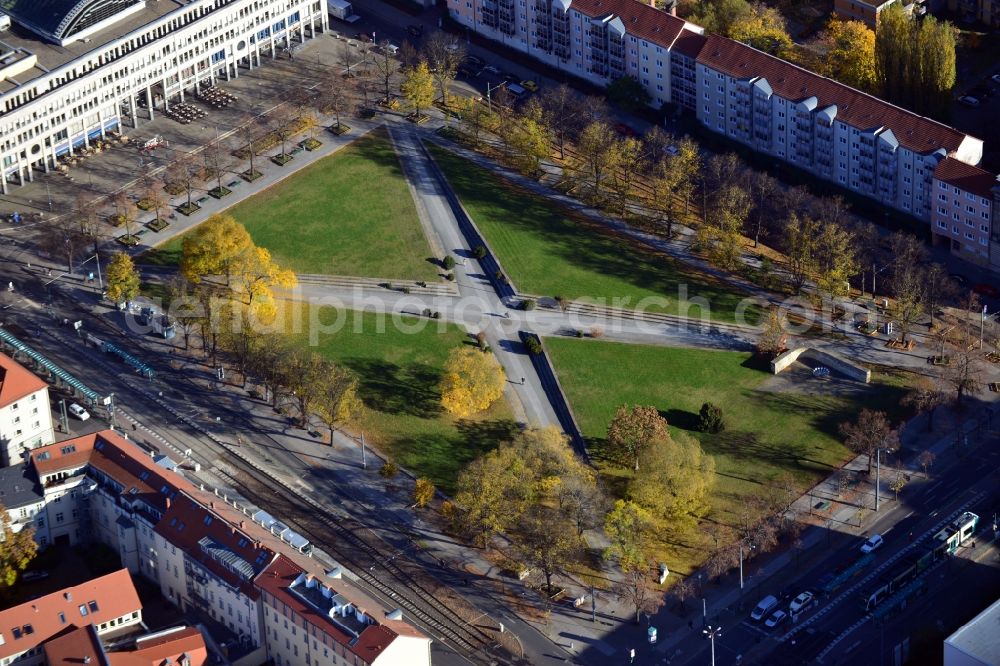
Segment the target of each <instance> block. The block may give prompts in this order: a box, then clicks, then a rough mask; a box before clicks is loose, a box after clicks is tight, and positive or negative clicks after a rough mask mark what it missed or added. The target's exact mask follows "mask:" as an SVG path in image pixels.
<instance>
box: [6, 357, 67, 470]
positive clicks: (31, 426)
mask: <svg viewBox="0 0 1000 666" xmlns="http://www.w3.org/2000/svg"><path fill="white" fill-rule="evenodd" d="M53 439H55V433H54V431H53V430H52V409H51V407H50V406H49V385H48V384H46V383H45V382H44V381H42V380H41V379H39V378H38V377H37V376H36V375H35V374H34V373H33V372H31V371H30V370H28V369H27V368H25V367H24V366H23V365H21V364H20V363H18V362H17V361H15V360H14V359H12V358H11V357H9V356H7V355H6V354H0V464H2V465H4V466H7V465H12V464H16V463H18V462H21V461H23V460H24V457H25V455H26V454H27V452H28V451H30V450H31V449H33V448H36V447H38V446H41V445H43V444H49V443H50V442H52V440H53Z"/></svg>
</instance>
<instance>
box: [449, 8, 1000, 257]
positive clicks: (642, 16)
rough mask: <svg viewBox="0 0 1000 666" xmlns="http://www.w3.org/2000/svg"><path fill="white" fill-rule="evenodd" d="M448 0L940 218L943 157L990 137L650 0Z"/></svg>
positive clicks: (572, 69)
mask: <svg viewBox="0 0 1000 666" xmlns="http://www.w3.org/2000/svg"><path fill="white" fill-rule="evenodd" d="M448 8H449V12H450V15H451V17H452V18H453V19H455V20H456V21H458V22H459V23H461V24H463V25H465V26H467V27H469V29H471V30H475V31H476V32H478V33H481V34H483V35H484V36H486V37H489V38H491V39H494V40H496V41H499V42H502V43H504V44H506V45H507V46H510V47H513V48H516V49H518V50H520V51H523V52H524V53H527V54H529V55H532V56H534V57H536V58H537V59H539V60H541V61H543V62H545V63H547V64H549V65H552V66H554V67H557V68H559V69H562V70H565V71H567V72H569V73H571V74H574V75H576V76H578V77H580V78H582V79H585V80H587V81H590V82H592V83H595V84H598V85H608V84H609V83H611V82H613V81H614V80H615V79H617V78H619V77H621V76H623V75H630V76H633V77H635V78H636V79H637V80H638V81H639V82H640V83H641V84H642V85H643V86H644V87H645V88H646V90H647V92H649V94H650V97H651V98H652V100H653V104H654V105H655V106H660V105H661V104H664V103H668V102H672V103H675V104H677V105H679V106H681V107H683V108H685V109H688V110H689V111H692V112H694V113H695V114H696V116H697V118H698V120H699V121H700V122H701V123H702V125H704V126H705V127H706V128H707V129H710V130H712V131H713V132H717V133H719V134H723V135H725V136H727V137H729V138H730V139H732V140H734V141H738V142H740V143H742V144H744V145H746V146H748V147H750V148H752V149H753V150H755V151H758V152H762V153H766V154H768V155H771V156H773V157H775V158H776V159H780V160H782V161H784V162H786V163H788V164H790V165H792V166H795V167H797V168H800V169H804V170H806V171H808V172H810V173H812V174H813V175H815V176H816V177H818V178H823V179H826V180H829V181H832V182H833V183H836V184H837V185H840V186H842V187H844V188H847V189H848V190H851V191H853V192H856V193H858V194H861V195H864V196H866V197H869V198H872V199H874V200H876V201H878V202H880V203H882V204H883V205H885V206H887V207H889V208H892V209H895V210H898V211H901V212H903V213H906V214H908V215H912V216H914V217H916V218H918V219H921V220H924V221H926V222H928V223H930V222H931V215H932V211H933V210H935V208H934V206H932V199H933V197H934V193H933V191H932V190H933V183H932V180H933V176H934V171H935V169H936V168H937V167H938V165H939V164H940V163H941V162H942V161H943V160H945V159H946V158H950V159H952V160H954V161H957V162H961V163H964V164H966V165H969V166H973V167H974V166H975V165H977V164H979V162H980V160H981V159H982V154H983V142H982V140H980V139H977V138H974V137H971V136H968V135H966V134H965V133H963V132H960V131H958V130H956V129H954V128H951V127H948V126H946V125H943V124H941V123H938V122H936V121H933V120H931V119H929V118H925V117H922V116H919V115H917V114H914V113H911V112H909V111H906V110H905V109H901V108H899V107H896V106H893V105H892V104H888V103H886V102H884V101H882V100H880V99H878V98H875V97H873V96H871V95H867V94H864V93H861V92H859V91H857V90H854V89H853V88H850V87H848V86H845V85H843V84H840V83H838V82H836V81H833V80H831V79H827V78H825V77H822V76H819V75H817V74H814V73H812V72H809V71H807V70H805V69H802V68H801V67H797V66H795V65H792V64H791V63H788V62H786V61H784V60H781V59H780V58H775V57H773V56H770V55H768V54H766V53H763V52H761V51H758V50H757V49H754V48H751V47H749V46H747V45H745V44H742V43H740V42H736V41H733V40H730V39H726V38H723V37H719V36H716V35H706V34H704V30H703V29H702V28H700V27H698V26H695V25H693V24H691V23H687V22H685V21H683V20H682V19H679V18H677V17H676V16H673V15H671V14H668V13H666V12H663V11H660V10H657V9H655V8H653V7H651V6H649V5H647V4H645V3H644V2H641V1H640V0H448ZM963 233H964V232H963ZM977 242H978V241H977ZM991 247H992V246H991ZM998 247H1000V245H998ZM962 256H966V255H965V254H963V255H962ZM975 256H976V257H977V258H981V256H980V255H979V253H978V251H977V253H976V254H975ZM997 262H998V263H1000V258H998V259H997Z"/></svg>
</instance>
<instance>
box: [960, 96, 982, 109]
mask: <svg viewBox="0 0 1000 666" xmlns="http://www.w3.org/2000/svg"><path fill="white" fill-rule="evenodd" d="M958 103H959V104H964V105H965V106H971V107H973V108H975V107H977V106H979V100H978V99H976V98H975V97H973V96H972V95H962V96H961V97H959V98H958Z"/></svg>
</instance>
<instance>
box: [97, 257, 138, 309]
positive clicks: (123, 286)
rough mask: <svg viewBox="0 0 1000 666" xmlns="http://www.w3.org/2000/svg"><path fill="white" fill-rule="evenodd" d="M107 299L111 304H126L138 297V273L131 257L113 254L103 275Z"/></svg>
mask: <svg viewBox="0 0 1000 666" xmlns="http://www.w3.org/2000/svg"><path fill="white" fill-rule="evenodd" d="M105 279H106V281H107V282H106V284H107V294H108V299H109V300H110V301H111V302H112V303H126V302H128V301H131V300H132V299H134V298H135V297H136V296H138V295H139V284H140V281H139V271H137V270H136V268H135V263H134V262H133V261H132V257H130V256H128V255H127V254H125V253H124V252H115V254H114V256H112V257H111V263H109V264H108V269H107V273H106V274H105Z"/></svg>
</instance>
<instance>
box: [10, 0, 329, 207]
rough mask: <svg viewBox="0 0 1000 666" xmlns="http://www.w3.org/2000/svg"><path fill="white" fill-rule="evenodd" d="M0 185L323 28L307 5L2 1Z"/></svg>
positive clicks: (292, 1)
mask: <svg viewBox="0 0 1000 666" xmlns="http://www.w3.org/2000/svg"><path fill="white" fill-rule="evenodd" d="M3 6H4V8H5V10H6V12H7V13H8V14H9V15H10V16H11V18H12V19H13V23H14V25H13V27H12V28H11V29H9V30H7V31H5V32H2V33H0V189H2V191H3V192H4V193H7V192H8V188H9V186H10V185H11V184H12V183H16V184H21V183H24V182H25V181H30V180H33V178H34V172H35V171H39V170H41V171H49V170H50V169H52V168H54V167H55V166H56V160H57V159H58V158H59V157H60V156H62V155H65V154H72V153H73V152H74V151H75V150H77V149H79V148H80V147H83V146H89V143H90V141H91V140H94V139H97V138H100V137H103V136H104V134H105V133H106V132H108V131H111V130H115V129H117V128H119V127H121V126H123V125H125V126H130V127H138V126H139V124H140V123H141V122H144V121H145V120H148V119H152V118H153V116H154V109H157V108H159V109H164V108H169V105H170V104H171V103H173V102H175V101H184V96H185V94H187V93H189V92H190V91H196V90H198V89H199V88H200V87H201V86H206V85H214V84H215V82H216V81H217V80H220V79H221V80H229V79H231V78H236V77H238V76H239V72H240V70H241V69H243V70H249V69H253V68H254V67H259V66H260V65H261V63H262V62H263V60H262V58H263V57H270V58H272V59H273V58H275V57H276V56H277V55H278V54H279V53H280V52H281V50H282V49H284V48H289V47H291V46H292V45H293V44H295V43H301V42H304V41H305V40H306V38H311V37H313V36H315V35H316V34H317V33H320V32H324V31H326V30H327V28H328V26H329V18H328V16H327V13H326V9H325V5H324V4H323V3H320V2H316V1H315V0H187V1H182V0H154V1H146V0H5V1H4V3H3Z"/></svg>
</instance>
